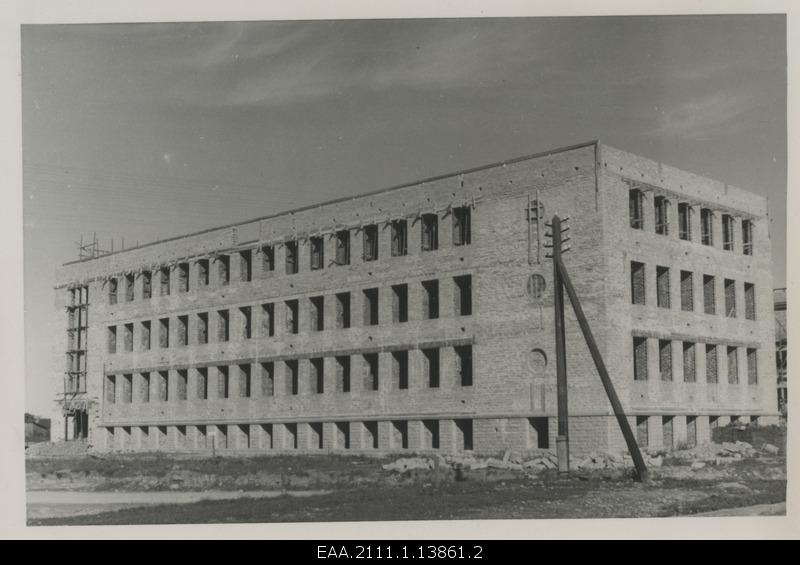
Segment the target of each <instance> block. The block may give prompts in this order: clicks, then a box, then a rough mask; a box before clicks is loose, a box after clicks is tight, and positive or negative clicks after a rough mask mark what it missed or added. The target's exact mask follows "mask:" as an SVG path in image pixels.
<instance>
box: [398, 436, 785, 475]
mask: <svg viewBox="0 0 800 565" xmlns="http://www.w3.org/2000/svg"><path fill="white" fill-rule="evenodd" d="M778 451H779V450H778V448H777V447H775V446H774V445H770V444H764V445H763V446H761V450H760V451H759V450H757V449H755V448H754V447H753V446H752V445H750V444H749V443H747V442H744V441H736V442H724V443H719V444H717V443H704V444H700V445H696V446H694V447H691V448H688V449H679V450H673V451H668V450H656V451H651V452H644V453H642V456H643V457H644V462H645V464H646V465H647V467H648V468H654V467H661V466H663V465H664V462H665V460H666V459H667V458H671V459H677V460H683V461H685V462H686V463H688V464H689V465H690V467H691V468H692V469H694V470H697V469H702V468H704V467H706V466H707V465H724V464H726V463H730V462H733V461H739V460H741V459H744V458H748V457H755V456H757V455H759V453H765V454H771V455H774V454H777V453H778ZM570 466H571V467H572V468H573V469H577V470H586V471H593V470H603V469H623V468H628V467H633V460H632V459H631V456H630V455H629V454H627V453H625V454H615V453H606V452H601V451H595V452H592V453H590V454H589V455H587V456H584V457H576V458H573V459H572V462H571V465H570ZM437 467H438V468H439V469H454V468H461V469H469V470H479V469H503V470H513V471H526V472H534V473H535V472H539V471H544V470H547V469H556V468H557V467H558V458H557V457H556V454H555V453H553V452H550V451H541V452H537V453H535V454H531V453H519V452H515V451H512V450H507V451H506V452H505V453H504V454H503V457H502V459H501V458H496V457H478V456H475V455H472V454H461V455H438V454H437V455H419V456H415V457H403V458H401V459H397V460H396V461H393V462H392V463H387V464H385V465H383V469H384V470H387V471H394V472H398V473H402V472H405V471H410V470H414V469H424V470H435V469H436V468H437Z"/></svg>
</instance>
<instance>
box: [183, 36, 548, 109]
mask: <svg viewBox="0 0 800 565" xmlns="http://www.w3.org/2000/svg"><path fill="white" fill-rule="evenodd" d="M375 25H376V24H375V23H374V22H372V25H371V26H367V25H365V24H360V23H359V22H346V23H337V24H332V23H328V22H318V23H317V24H316V25H311V26H310V25H308V24H306V25H303V26H300V25H298V24H277V25H276V26H275V27H273V28H267V29H266V30H265V29H264V28H263V27H261V28H257V27H250V26H247V25H246V24H230V25H229V26H228V27H227V28H226V29H225V30H223V31H222V32H220V33H219V34H218V36H217V37H215V39H214V42H213V44H212V45H209V46H206V47H205V48H204V49H202V50H200V51H198V52H195V53H192V54H186V56H185V57H181V58H178V59H175V60H173V61H171V62H169V63H168V64H169V65H174V68H173V70H174V72H175V74H176V80H175V82H174V83H173V85H172V88H171V89H170V95H171V96H173V97H175V98H179V99H183V100H185V101H186V102H189V103H193V104H198V105H202V106H213V107H220V106H225V107H247V106H252V105H259V106H270V105H275V104H281V103H286V102H302V101H307V100H316V99H320V98H324V97H335V96H340V95H342V94H345V93H352V92H357V91H363V90H368V91H372V92H381V91H388V90H391V89H398V88H402V89H420V88H435V89H437V90H446V89H449V88H459V87H466V86H471V85H480V83H481V82H482V81H486V80H487V77H491V76H492V75H493V72H492V71H493V69H495V68H496V67H497V66H498V64H499V63H502V65H503V67H504V68H505V69H508V68H509V66H511V67H513V66H514V64H515V63H519V64H520V65H525V66H530V65H532V64H534V63H535V62H536V61H537V60H538V59H539V57H540V56H541V55H543V53H541V52H540V53H537V52H536V51H531V39H530V37H527V36H525V35H520V34H507V33H503V32H502V29H501V28H494V27H493V26H491V25H486V24H484V25H481V26H478V25H476V26H474V27H466V28H465V26H463V25H462V26H457V27H456V26H452V29H442V28H447V26H446V25H444V26H443V25H442V24H440V25H439V26H438V27H437V25H436V24H435V23H430V22H426V23H420V25H419V27H418V28H416V29H414V28H411V27H410V26H406V27H405V28H404V29H402V32H401V33H398V31H397V30H396V29H394V30H393V29H392V28H391V27H390V26H389V25H386V26H384V27H385V31H386V33H385V34H383V35H380V34H379V33H376V31H375Z"/></svg>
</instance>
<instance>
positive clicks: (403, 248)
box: [392, 220, 408, 257]
mask: <svg viewBox="0 0 800 565" xmlns="http://www.w3.org/2000/svg"><path fill="white" fill-rule="evenodd" d="M404 255H408V223H407V221H406V220H394V221H393V222H392V257H402V256H404Z"/></svg>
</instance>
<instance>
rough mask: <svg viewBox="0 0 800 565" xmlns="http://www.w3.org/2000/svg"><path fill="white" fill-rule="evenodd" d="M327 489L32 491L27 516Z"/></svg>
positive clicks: (315, 493) (300, 495)
mask: <svg viewBox="0 0 800 565" xmlns="http://www.w3.org/2000/svg"><path fill="white" fill-rule="evenodd" d="M327 492H328V491H324V490H316V491H286V492H283V491H280V490H269V491H247V492H243V491H239V492H225V491H203V492H192V491H189V492H187V491H183V492H86V491H55V490H39V491H29V492H28V495H27V502H28V504H27V507H28V519H29V520H31V519H40V518H64V517H68V516H80V515H87V514H97V513H100V512H110V511H114V510H121V509H124V508H137V507H141V506H152V505H158V504H189V503H192V502H199V501H201V500H206V501H214V500H235V499H241V498H259V499H269V498H277V497H279V496H281V495H284V494H285V495H287V496H291V497H297V498H305V497H309V496H318V495H321V494H327Z"/></svg>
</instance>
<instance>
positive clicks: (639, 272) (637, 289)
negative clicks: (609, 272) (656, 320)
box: [631, 261, 646, 305]
mask: <svg viewBox="0 0 800 565" xmlns="http://www.w3.org/2000/svg"><path fill="white" fill-rule="evenodd" d="M645 302H646V295H645V270H644V263H639V262H637V261H631V304H638V305H644V304H645Z"/></svg>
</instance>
